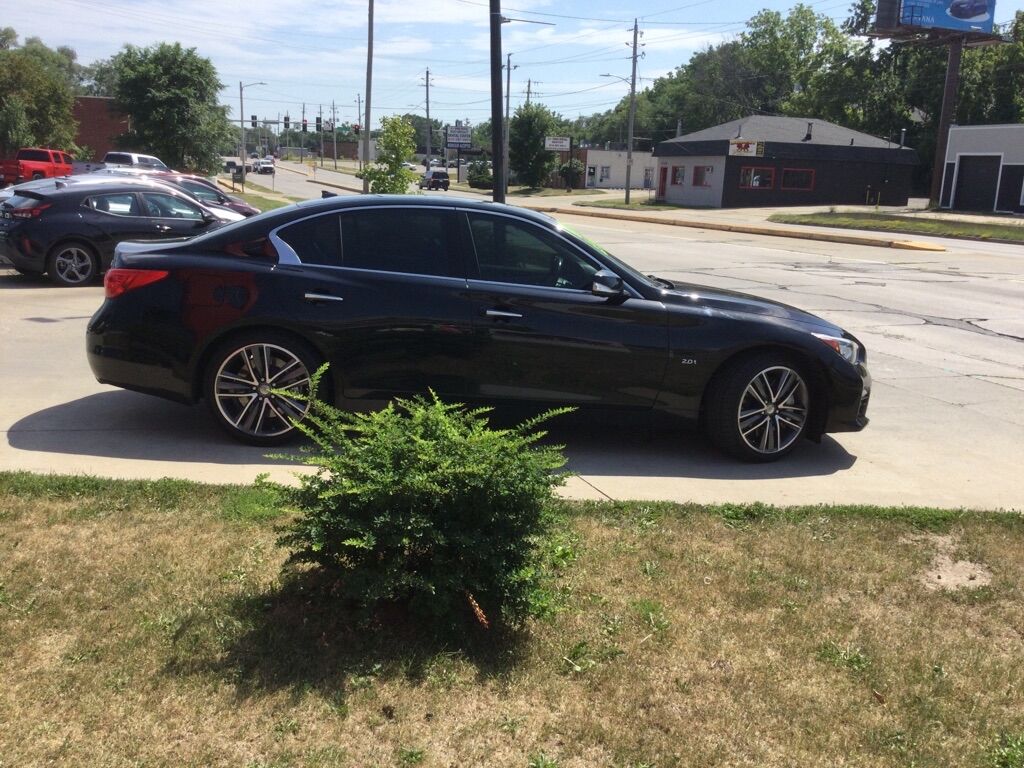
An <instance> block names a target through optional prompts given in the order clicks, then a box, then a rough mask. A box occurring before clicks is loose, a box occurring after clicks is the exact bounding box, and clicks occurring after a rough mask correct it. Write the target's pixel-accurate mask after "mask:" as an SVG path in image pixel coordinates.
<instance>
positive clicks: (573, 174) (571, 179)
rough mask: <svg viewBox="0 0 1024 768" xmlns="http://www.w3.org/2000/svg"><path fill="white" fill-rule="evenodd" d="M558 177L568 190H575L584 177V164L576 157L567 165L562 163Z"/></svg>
mask: <svg viewBox="0 0 1024 768" xmlns="http://www.w3.org/2000/svg"><path fill="white" fill-rule="evenodd" d="M558 175H559V176H561V177H562V181H564V182H565V188H566V189H573V188H574V187H575V186H576V185H577V184H578V183H579V180H580V177H581V176H583V163H582V162H581V161H579V160H577V159H576V158H575V157H574V158H572V159H571V160H569V162H567V163H562V164H561V165H560V166H559V168H558Z"/></svg>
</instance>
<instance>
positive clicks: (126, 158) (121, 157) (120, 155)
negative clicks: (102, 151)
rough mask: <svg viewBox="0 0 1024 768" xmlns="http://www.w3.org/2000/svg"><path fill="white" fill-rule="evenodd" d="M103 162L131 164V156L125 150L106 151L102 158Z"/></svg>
mask: <svg viewBox="0 0 1024 768" xmlns="http://www.w3.org/2000/svg"><path fill="white" fill-rule="evenodd" d="M103 162H104V163H127V164H128V165H131V162H132V156H131V155H129V154H127V153H126V152H107V154H106V157H104V158H103Z"/></svg>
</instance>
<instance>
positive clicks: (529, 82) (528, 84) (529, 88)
mask: <svg viewBox="0 0 1024 768" xmlns="http://www.w3.org/2000/svg"><path fill="white" fill-rule="evenodd" d="M532 90H533V80H529V79H528V80H527V81H526V106H530V93H531V92H532Z"/></svg>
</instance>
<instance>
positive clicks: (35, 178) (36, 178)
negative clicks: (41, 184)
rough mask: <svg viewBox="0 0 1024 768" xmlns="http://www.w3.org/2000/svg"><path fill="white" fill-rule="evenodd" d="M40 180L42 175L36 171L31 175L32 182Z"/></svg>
mask: <svg viewBox="0 0 1024 768" xmlns="http://www.w3.org/2000/svg"><path fill="white" fill-rule="evenodd" d="M41 178H43V174H41V173H40V172H39V171H36V172H35V173H33V174H32V181H39V179H41Z"/></svg>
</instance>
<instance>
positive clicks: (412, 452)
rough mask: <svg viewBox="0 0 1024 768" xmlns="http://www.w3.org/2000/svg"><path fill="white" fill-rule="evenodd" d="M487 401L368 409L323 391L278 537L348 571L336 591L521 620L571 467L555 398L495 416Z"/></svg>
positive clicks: (320, 562) (414, 608)
mask: <svg viewBox="0 0 1024 768" xmlns="http://www.w3.org/2000/svg"><path fill="white" fill-rule="evenodd" d="M487 412H488V409H483V408H480V409H473V410H470V409H467V408H466V407H465V406H462V405H452V404H447V403H443V402H441V401H440V400H438V399H437V397H436V396H434V395H432V396H431V397H430V398H421V397H417V398H414V399H411V400H396V401H394V402H393V403H392V404H390V405H388V406H387V407H386V408H384V409H383V410H380V411H377V412H374V413H368V414H353V413H346V412H342V411H339V410H338V409H336V408H333V407H331V406H329V405H327V404H325V403H322V402H318V401H314V402H313V404H312V407H311V410H310V414H309V415H308V416H307V418H306V420H305V421H304V422H302V423H301V424H300V428H301V429H302V430H303V432H305V433H306V434H307V435H308V436H309V437H310V438H312V440H313V441H314V443H315V446H316V447H315V448H314V449H313V451H312V453H311V455H309V456H307V457H306V458H304V459H302V460H303V461H304V463H306V464H309V465H311V466H314V467H316V468H317V471H316V472H315V473H313V474H311V475H304V476H301V477H300V479H299V483H300V484H299V487H298V488H295V489H292V490H291V491H290V492H289V494H290V501H291V502H292V503H293V504H294V506H295V507H296V509H297V511H298V516H297V518H296V519H295V520H294V522H292V523H291V524H290V525H288V526H287V527H285V529H284V531H283V535H282V536H281V538H280V540H279V543H280V544H282V545H283V546H286V547H288V548H290V549H291V550H292V551H291V556H290V558H289V562H298V563H312V564H315V565H317V566H320V567H321V568H322V569H325V570H326V571H327V572H329V573H330V574H331V575H332V576H334V577H336V578H337V588H336V589H335V591H334V593H335V594H337V595H338V596H339V598H341V599H343V600H347V601H353V602H354V603H355V604H356V605H358V606H360V607H362V608H364V609H369V608H372V607H373V606H374V605H376V604H377V603H378V602H379V601H391V602H401V603H407V604H408V606H409V609H410V611H411V612H412V613H414V614H415V615H417V616H420V617H428V618H431V619H436V620H438V621H439V623H443V622H453V621H457V620H458V619H459V618H460V617H468V616H470V615H471V613H473V614H476V618H477V620H478V621H480V623H482V624H484V625H485V626H487V625H488V624H489V623H490V622H493V621H494V620H496V619H497V620H501V621H503V622H504V623H506V624H508V625H513V626H514V625H516V624H518V623H519V622H520V621H521V620H522V619H523V618H525V617H526V615H527V614H528V613H529V612H530V606H531V604H532V603H533V602H535V601H533V600H532V598H533V597H534V595H535V593H536V591H537V590H538V589H540V584H539V579H540V575H541V569H540V568H539V566H538V563H539V559H538V549H537V544H538V543H539V541H540V537H542V536H543V535H544V533H545V531H546V530H547V528H548V525H549V515H550V513H549V502H550V500H551V498H552V495H553V494H552V491H553V489H554V487H555V486H557V485H560V484H561V483H562V481H563V479H564V475H562V474H560V473H558V472H557V470H558V469H559V468H560V467H562V466H563V465H564V464H565V458H564V457H563V456H562V453H561V447H560V446H538V445H537V441H538V440H539V439H540V438H541V437H542V436H543V435H544V434H545V433H544V432H541V431H537V429H536V428H537V425H538V424H540V423H541V422H542V421H544V420H545V419H548V418H550V417H552V416H554V415H557V414H559V413H562V412H564V411H549V412H548V413H545V414H542V415H541V416H539V417H537V418H534V419H531V420H529V421H526V422H524V423H523V424H521V425H519V426H517V427H514V428H511V429H504V430H499V429H491V428H490V427H489V425H488V421H487V418H486V414H487Z"/></svg>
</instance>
